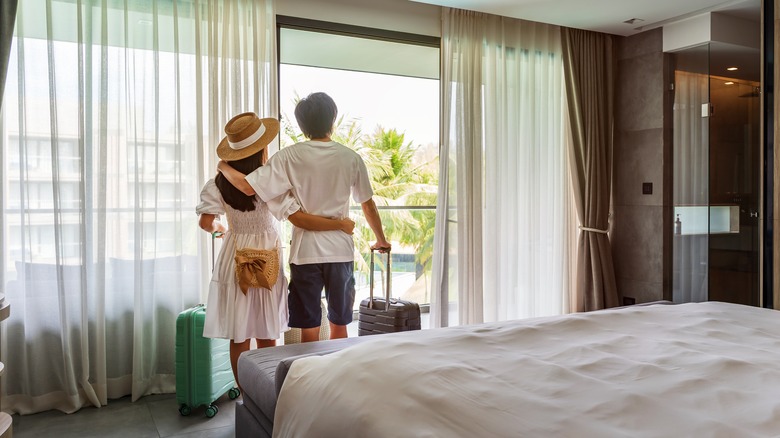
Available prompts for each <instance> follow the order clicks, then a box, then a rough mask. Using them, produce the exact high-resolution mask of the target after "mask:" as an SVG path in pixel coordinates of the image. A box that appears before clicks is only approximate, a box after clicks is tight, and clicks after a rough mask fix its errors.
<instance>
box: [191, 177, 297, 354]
mask: <svg viewBox="0 0 780 438" xmlns="http://www.w3.org/2000/svg"><path fill="white" fill-rule="evenodd" d="M200 198H201V202H200V204H199V205H198V207H197V209H196V212H197V213H198V215H200V214H204V213H205V214H215V215H222V214H225V215H226V216H227V226H228V227H229V229H228V230H227V232H226V233H225V235H224V236H223V237H222V240H223V242H222V250H221V251H220V252H219V255H218V256H217V260H216V263H215V265H214V272H213V274H212V277H211V284H210V287H209V297H208V302H207V304H206V322H205V325H204V327H203V336H205V337H208V338H224V339H232V340H233V341H235V342H244V341H245V340H247V339H250V338H257V339H277V338H279V336H280V334H281V333H283V332H285V331H287V330H289V327H288V326H287V322H288V310H287V278H285V276H284V271H283V266H282V264H281V263H280V264H279V279H278V280H277V281H276V284H275V285H274V287H273V290H268V289H264V288H250V289H249V290H248V291H247V293H246V295H244V293H243V292H241V288H240V287H239V286H238V281H237V280H236V274H235V260H234V257H235V253H236V247H239V248H244V247H252V248H262V249H272V248H277V249H278V250H279V257H280V260H281V255H282V254H281V246H280V241H279V233H278V230H277V224H278V222H277V221H276V219H274V217H273V216H272V215H271V212H270V211H269V209H268V205H267V204H266V203H265V202H263V201H261V200H260V199H259V198H257V202H256V203H255V207H256V208H255V209H254V210H252V211H246V212H244V211H238V210H234V209H233V208H232V207H230V206H229V205H228V204H227V203H226V202H224V200H223V199H222V195H221V193H220V192H219V189H218V188H217V185H216V184H215V183H214V180H213V179H212V180H209V181H208V182H207V183H206V185H205V186H204V187H203V190H202V191H201V194H200Z"/></svg>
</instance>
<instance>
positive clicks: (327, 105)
mask: <svg viewBox="0 0 780 438" xmlns="http://www.w3.org/2000/svg"><path fill="white" fill-rule="evenodd" d="M337 114H338V108H336V102H334V101H333V99H331V97H330V96H328V95H327V94H325V93H312V94H310V95H308V96H306V97H305V98H303V99H301V100H300V101H299V102H298V105H295V120H297V121H298V127H299V128H301V131H302V132H303V135H305V136H306V137H307V138H323V137H327V136H329V135H330V134H331V132H332V131H333V125H334V124H335V123H336V115H337Z"/></svg>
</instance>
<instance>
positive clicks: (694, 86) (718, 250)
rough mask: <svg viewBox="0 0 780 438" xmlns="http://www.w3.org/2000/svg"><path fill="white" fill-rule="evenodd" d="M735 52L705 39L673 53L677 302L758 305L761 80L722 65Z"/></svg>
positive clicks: (674, 279) (729, 61)
mask: <svg viewBox="0 0 780 438" xmlns="http://www.w3.org/2000/svg"><path fill="white" fill-rule="evenodd" d="M735 53H736V52H735V51H734V50H733V46H729V47H725V46H724V45H722V44H720V45H718V43H708V44H705V45H701V46H697V47H694V48H691V49H686V50H683V51H680V52H676V53H675V55H674V62H675V79H674V107H673V120H674V121H673V174H674V177H673V178H674V181H673V190H672V199H673V203H674V213H673V214H674V219H673V223H674V231H673V251H672V253H673V256H672V257H673V260H672V266H673V270H672V298H673V301H674V302H676V303H683V302H698V301H726V302H732V303H740V304H749V305H759V298H758V297H759V293H758V291H759V252H758V248H759V241H758V236H759V229H758V225H759V221H758V214H759V213H758V205H759V201H760V190H761V189H760V175H759V169H760V168H759V166H760V149H759V148H760V138H759V137H760V99H759V96H760V83H759V82H758V81H754V80H751V79H750V78H748V77H746V76H745V75H746V73H745V72H744V71H745V70H747V69H745V68H743V71H741V72H739V73H737V72H736V70H735V71H734V72H731V71H729V70H732V69H733V67H732V68H729V67H727V66H729V65H732V63H735V62H736V59H735V58H734V57H733V56H734V54H735ZM725 55H729V56H731V58H729V57H726V56H725ZM743 61H744V60H743ZM716 72H717V73H718V75H716V74H714V73H716ZM729 73H733V74H731V75H729ZM721 74H723V75H721Z"/></svg>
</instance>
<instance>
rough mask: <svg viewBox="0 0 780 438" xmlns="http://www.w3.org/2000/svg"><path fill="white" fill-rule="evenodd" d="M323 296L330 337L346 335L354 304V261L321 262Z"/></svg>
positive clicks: (335, 337) (336, 337)
mask: <svg viewBox="0 0 780 438" xmlns="http://www.w3.org/2000/svg"><path fill="white" fill-rule="evenodd" d="M322 266H323V269H322V270H323V274H324V277H325V298H326V299H327V301H328V319H329V320H330V339H340V338H346V337H347V325H348V324H349V323H351V322H352V307H353V305H354V304H355V276H354V272H353V271H354V268H355V264H354V262H345V263H323V265H322Z"/></svg>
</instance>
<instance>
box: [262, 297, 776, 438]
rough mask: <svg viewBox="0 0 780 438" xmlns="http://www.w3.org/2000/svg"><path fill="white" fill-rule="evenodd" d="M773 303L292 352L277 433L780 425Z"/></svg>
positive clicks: (641, 311) (454, 331) (750, 432)
mask: <svg viewBox="0 0 780 438" xmlns="http://www.w3.org/2000/svg"><path fill="white" fill-rule="evenodd" d="M778 364H780V312H778V311H774V310H768V309H761V308H755V307H749V306H742V305H736V304H727V303H717V302H708V303H691V304H680V305H674V306H666V305H654V306H632V307H628V308H623V309H613V310H605V311H597V312H589V313H578V314H571V315H564V316H560V317H550V318H534V319H526V320H518V321H507V322H500V323H491V324H482V325H475V326H464V327H452V328H446V329H432V330H423V331H418V332H413V333H397V334H393V335H384V336H378V337H374V339H373V340H372V342H366V343H361V344H360V345H353V346H351V347H350V348H346V349H343V350H341V351H338V352H333V353H332V354H328V355H326V356H316V357H304V358H300V359H298V360H295V361H294V362H293V363H292V365H291V366H290V369H289V372H288V374H287V377H286V379H285V380H284V383H283V385H282V388H281V391H280V393H279V398H278V402H277V404H276V409H275V418H274V431H273V433H274V436H275V437H311V436H317V437H324V438H326V437H365V436H375V437H408V436H416V437H442V436H446V437H477V436H479V437H488V436H490V437H516V436H532V437H533V436H543V437H547V436H577V437H613V436H614V437H625V436H632V437H666V436H675V437H680V436H687V437H700V436H711V437H712V436H715V437H716V436H724V437H726V436H728V437H731V436H739V437H759V436H760V437H764V436H778V434H780V396H778V395H780V366H778Z"/></svg>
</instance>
